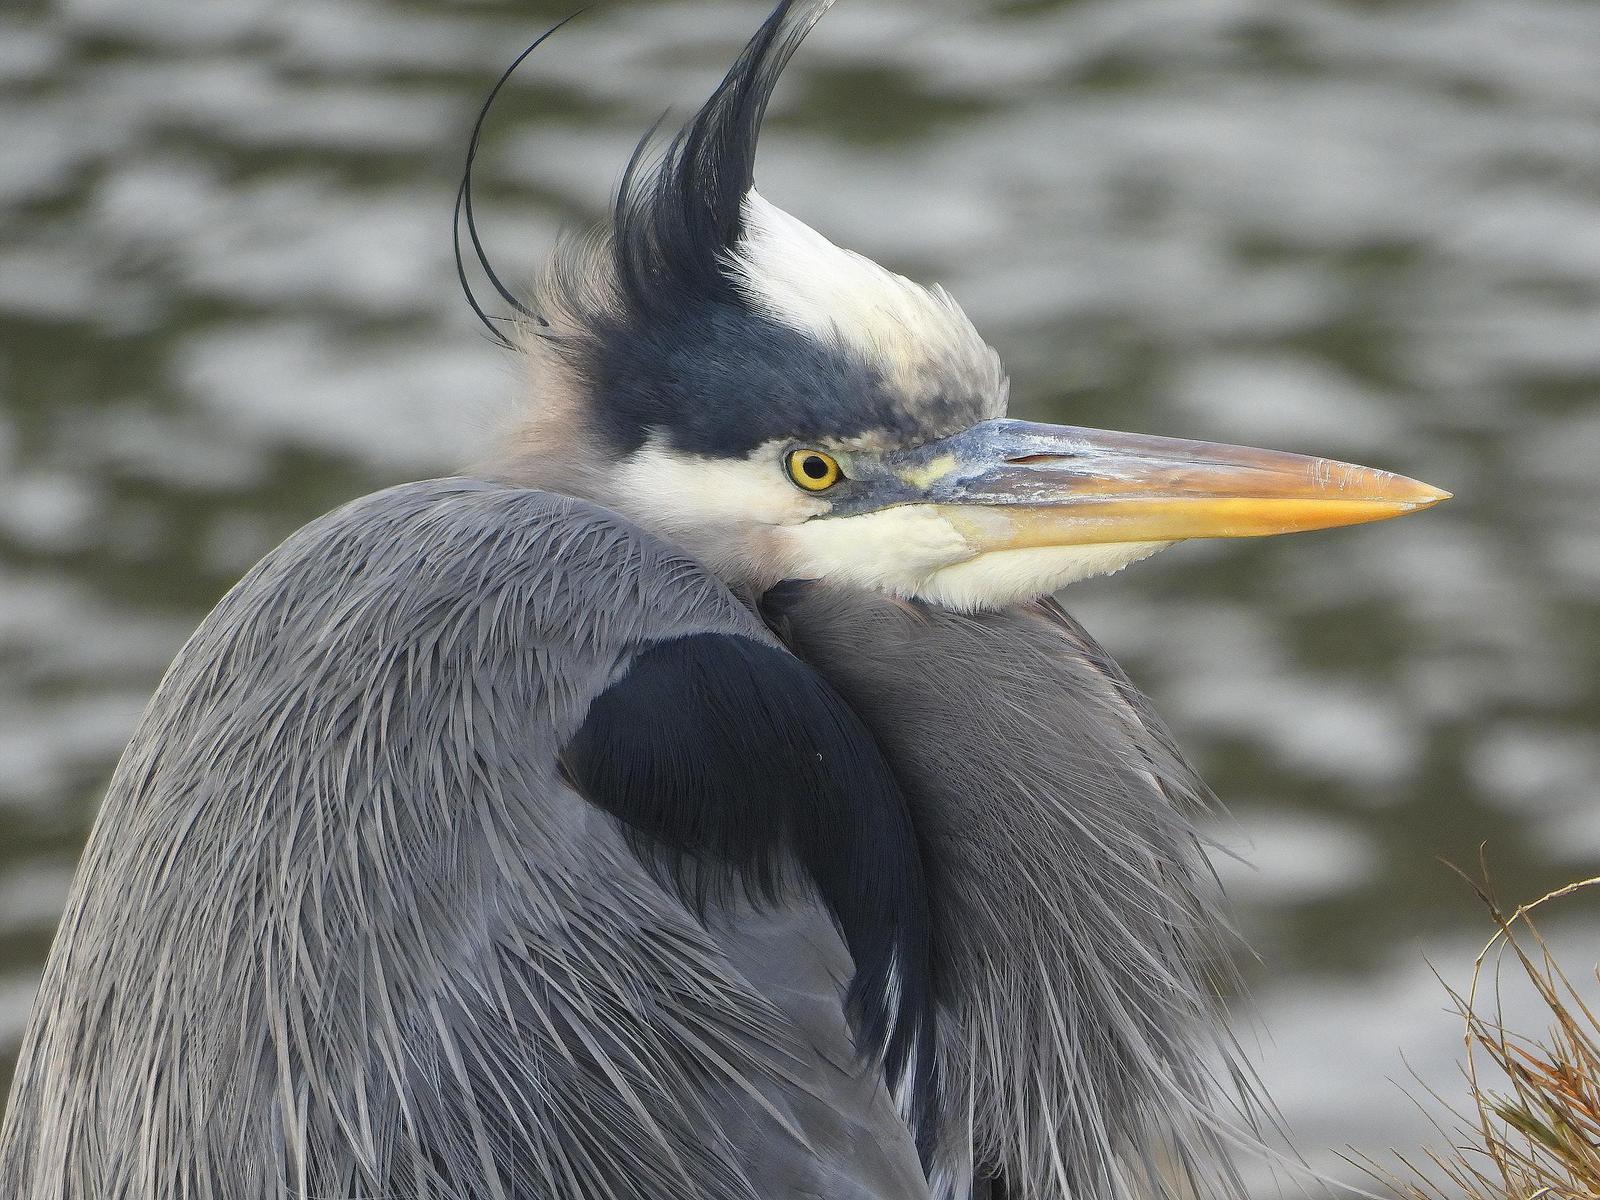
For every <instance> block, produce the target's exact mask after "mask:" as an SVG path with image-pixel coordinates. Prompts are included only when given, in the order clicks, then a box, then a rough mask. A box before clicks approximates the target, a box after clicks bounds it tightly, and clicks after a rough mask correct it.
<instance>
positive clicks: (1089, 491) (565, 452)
mask: <svg viewBox="0 0 1600 1200" xmlns="http://www.w3.org/2000/svg"><path fill="white" fill-rule="evenodd" d="M830 3H831V0H811V2H809V3H791V2H788V0H785V2H784V3H781V4H780V5H779V6H778V8H777V10H776V11H775V12H774V13H773V14H772V16H771V17H769V18H768V20H767V21H766V23H765V24H764V25H763V26H762V27H761V29H760V30H759V31H758V32H757V34H756V36H755V37H754V38H753V39H752V41H751V42H750V44H749V45H748V46H747V47H746V48H745V50H744V52H743V54H742V55H741V56H740V57H739V59H738V60H737V61H736V62H735V63H734V65H733V67H732V68H731V69H730V71H729V72H728V74H727V76H726V77H725V78H724V79H723V81H722V83H721V85H720V86H719V87H718V88H717V90H716V91H715V93H714V94H713V95H712V97H711V99H710V100H709V101H708V102H707V103H706V105H705V106H704V107H703V108H702V109H701V110H700V111H699V112H698V113H697V114H696V115H695V117H694V118H693V120H691V121H690V122H689V124H688V125H687V126H686V127H685V128H684V129H683V130H682V132H680V133H679V134H678V135H677V136H676V137H675V138H674V139H672V141H671V142H670V143H669V144H668V145H667V146H666V148H665V149H664V150H663V151H662V152H660V154H659V155H658V156H656V158H655V159H654V160H651V159H650V158H649V152H648V148H647V147H648V139H647V142H646V144H645V145H642V146H641V148H640V151H639V152H637V153H636V154H635V157H634V161H633V162H632V163H631V164H630V166H629V168H628V170H627V172H626V174H625V175H624V178H623V183H622V185H621V188H620V190H619V195H618V199H617V203H616V209H615V213H614V215H613V218H612V221H611V222H610V224H609V226H608V227H606V228H605V229H603V230H601V231H600V232H599V233H597V234H596V235H594V236H592V237H591V238H590V239H588V240H586V241H583V242H580V243H574V244H571V245H569V246H567V247H566V248H565V249H564V250H562V251H561V252H559V253H558V254H557V256H556V259H555V262H554V264H553V266H552V268H551V270H550V272H549V273H548V275H547V278H546V280H545V283H544V286H543V287H542V288H541V291H540V296H539V305H538V308H539V314H538V316H537V317H536V318H534V319H533V320H532V321H531V322H529V323H527V324H526V325H525V326H524V327H523V335H524V336H523V339H522V341H523V345H525V346H526V348H527V349H528V352H529V355H530V359H531V361H532V362H533V363H534V364H535V366H536V370H537V375H538V391H539V393H540V404H539V406H538V407H537V409H536V410H535V413H534V415H533V416H532V417H531V418H530V419H529V420H528V421H527V423H526V424H525V425H524V426H523V427H522V428H521V429H520V430H519V434H518V437H517V439H516V441H515V444H514V445H513V447H512V449H511V450H510V451H509V453H508V455H507V458H506V464H507V465H506V466H505V468H504V470H505V471H506V473H507V474H510V475H512V476H513V477H514V478H521V479H523V480H524V481H526V482H529V483H534V484H539V485H542V486H550V487H555V488H558V489H560V490H564V491H569V492H574V493H576V494H580V495H586V496H589V497H591V498H593V499H596V500H598V501H600V502H601V503H603V504H606V505H607V506H609V507H612V508H614V509H616V510H618V511H620V512H622V513H624V514H625V515H627V516H629V517H631V518H633V519H634V520H636V521H638V522H640V523H642V524H644V525H645V526H647V527H649V528H651V529H652V530H654V531H655V532H657V533H659V534H661V535H663V536H665V537H666V538H668V539H669V540H672V541H674V542H676V543H678V544H680V545H683V546H684V547H685V548H686V549H688V550H690V551H691V552H692V553H694V554H695V555H697V556H698V557H700V558H701V559H702V560H703V561H705V562H706V563H707V564H708V565H710V566H711V567H712V568H713V569H715V570H717V571H718V572H719V573H721V574H722V575H723V576H724V577H725V578H727V579H728V580H729V581H730V582H732V583H735V584H738V585H743V586H748V587H752V588H755V589H757V590H759V589H762V588H764V587H766V586H769V585H770V584H772V583H775V582H777V581H778V580H781V579H793V578H823V579H827V580H830V581H832V582H835V583H841V584H845V585H853V586H859V587H865V588H874V589H881V590H884V591H888V592H892V593H895V594H898V595H903V596H908V597H917V598H921V599H925V600H928V601H932V602H934V603H938V604H942V605H946V606H949V607H955V608H983V607H994V606H1000V605H1005V604H1009V603H1013V602H1016V601H1018V600H1022V599H1027V598H1031V597H1034V596H1039V595H1043V594H1046V593H1049V592H1052V591H1054V590H1056V589H1058V588H1060V587H1062V586H1063V585H1065V584H1067V583H1070V582H1072V581H1073V580H1076V579H1081V578H1084V577H1086V576H1090V575H1097V574H1103V573H1106V572H1109V571H1114V570H1117V569H1119V568H1121V567H1122V566H1125V565H1126V564H1128V563H1130V562H1133V561H1135V560H1137V559H1141V558H1144V557H1146V556H1147V555H1149V554H1152V553H1154V552H1155V551H1157V550H1159V549H1161V548H1163V547H1165V546H1167V545H1170V544H1172V543H1173V542H1176V541H1181V540H1184V539H1187V538H1198V537H1250V536H1257V535H1262V534H1271V533H1283V532H1290V531H1295V530H1307V529H1318V528H1324V527H1328V526H1335V525H1349V524H1356V523H1359V522H1363V521H1373V520H1379V519H1382V518H1385V517H1392V516H1397V515H1400V514H1402V513H1407V512H1411V511H1414V510H1416V509H1419V508H1424V507H1427V506H1428V505H1431V504H1434V503H1436V502H1437V501H1439V500H1441V499H1444V498H1445V497H1446V495H1447V493H1444V492H1441V491H1439V490H1437V489H1435V488H1431V487H1429V486H1427V485H1425V484H1422V483H1418V482H1416V481H1414V480H1410V479H1405V478H1403V477H1400V476H1396V475H1391V474H1388V473H1386V472H1383V471H1376V470H1371V469H1368V468H1365V467H1358V466H1353V465H1350V464H1346V463H1336V462H1331V461H1328V460H1325V459H1318V458H1309V457H1303V456H1300V455H1293V454H1282V453H1276V452H1272V451H1266V450H1255V449H1246V448H1242V447H1231V446H1221V445H1214V444H1210V443H1202V442H1192V441H1182V440H1177V439H1171V438H1161V437H1150V436H1141V435H1134V434H1126V433H1110V432H1106V431H1101V430H1093V429H1082V428H1074V427H1066V426H1052V425H1040V424H1033V423H1029V422H1023V421H1016V420H1010V419H1007V418H1006V416H1005V413H1006V404H1007V381H1006V376H1005V372H1004V370H1003V368H1002V367H1001V364H1000V360H999V357H998V356H997V355H996V354H995V352H994V351H993V350H992V349H991V348H990V347H989V346H988V345H987V344H985V342H984V341H983V339H982V338H981V337H980V336H979V334H978V333H977V331H976V330H975V329H974V328H973V326H972V324H971V323H970V322H969V321H968V320H967V318H966V316H965V315H964V314H963V313H962V311H961V309H960V307H959V306H958V305H957V304H956V302H955V301H954V300H953V299H951V297H950V296H949V295H948V294H947V293H946V292H945V291H944V290H943V289H941V288H939V287H932V288H925V287H923V286H921V285H919V284H917V283H914V282H912V281H911V280H909V279H906V278H903V277H902V276H900V275H897V274H895V273H893V272H891V271H888V270H886V269H884V268H883V267H880V266H878V265H877V264H876V263H873V262H872V261H870V260H869V259H867V258H865V257H863V256H861V255H859V254H855V253H852V252H850V251H848V250H844V249H841V248H839V247H837V246H835V245H834V244H833V243H831V242H830V241H829V240H828V239H827V238H825V237H823V236H822V235H821V234H819V233H817V232H816V231H814V230H812V229H811V228H809V227H808V226H806V225H805V224H804V223H802V222H801V221H799V220H798V219H796V218H795V217H793V216H790V215H789V214H788V213H785V212H784V211H782V210H781V209H779V208H778V207H776V206H775V205H773V204H772V203H770V202H769V201H768V200H766V199H765V198H764V197H762V196H761V195H760V194H759V193H758V192H757V191H756V190H755V187H754V179H753V162H754V156H755V146H756V140H757V136H758V133H759V130H760V126H761V120H762V116H763V114H764V111H765V108H766V104H767V100H768V98H769V97H770V95H771V94H772V90H773V88H774V86H775V84H776V82H777V79H778V76H779V74H780V73H781V71H782V70H783V67H784V65H785V64H786V63H787V62H788V60H789V58H790V56H791V55H792V54H793V52H794V50H795V49H796V48H797V46H798V45H799V43H800V41H801V39H802V38H803V37H804V36H805V34H806V33H807V32H809V30H810V29H811V27H812V26H813V25H814V24H815V22H816V21H817V19H818V18H819V17H820V16H821V15H822V13H824V12H825V11H826V10H827V8H828V7H829V6H830Z"/></svg>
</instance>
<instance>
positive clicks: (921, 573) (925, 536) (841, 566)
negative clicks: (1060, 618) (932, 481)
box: [775, 504, 973, 596]
mask: <svg viewBox="0 0 1600 1200" xmlns="http://www.w3.org/2000/svg"><path fill="white" fill-rule="evenodd" d="M775 542H776V544H777V547H778V551H779V559H780V561H781V562H782V563H783V565H784V567H785V574H786V575H787V576H788V577H790V578H793V579H826V580H829V581H832V582H836V583H843V584H848V585H853V586H856V587H865V588H873V589H876V590H878V591H885V592H893V593H895V594H896V595H899V596H915V595H919V594H920V592H919V589H920V587H921V585H922V584H923V582H924V581H926V580H927V579H928V578H929V577H930V576H932V575H933V574H934V573H936V572H937V571H939V570H940V569H941V568H943V567H947V566H949V565H950V564H951V563H956V562H962V561H964V560H966V559H969V558H971V557H972V555H973V550H972V548H971V547H970V546H969V545H968V544H967V540H966V538H964V537H962V536H961V534H960V533H959V532H957V530H956V528H955V526H953V525H951V524H950V522H949V521H946V520H945V519H944V518H943V517H942V516H940V515H939V513H938V511H937V510H936V509H935V508H934V507H933V506H932V505H926V504H905V505H901V506H899V507H896V508H885V509H880V510H879V511H877V512H869V513H862V514H861V515H859V516H854V517H832V518H829V519H827V520H822V521H808V522H806V523H805V524H803V525H796V526H792V527H790V528H788V529H784V530H780V531H779V532H778V535H777V537H776V538H775Z"/></svg>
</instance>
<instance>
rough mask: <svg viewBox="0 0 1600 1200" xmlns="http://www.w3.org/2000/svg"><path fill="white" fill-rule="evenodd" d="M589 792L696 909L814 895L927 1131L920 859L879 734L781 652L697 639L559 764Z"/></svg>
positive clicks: (648, 666) (659, 655)
mask: <svg viewBox="0 0 1600 1200" xmlns="http://www.w3.org/2000/svg"><path fill="white" fill-rule="evenodd" d="M562 765H563V768H564V769H565V771H566V772H567V774H568V776H569V777H570V778H571V779H572V781H573V783H574V785H575V786H576V787H577V789H578V791H579V792H581V793H582V794H583V795H584V796H586V797H587V798H588V799H589V800H590V801H591V802H592V803H594V804H597V805H599V806H600V807H602V808H604V809H605V810H606V811H608V812H610V813H612V814H614V815H615V816H617V817H619V818H620V819H621V820H622V821H623V822H625V823H626V824H627V825H628V827H629V828H630V829H631V830H633V831H635V832H636V833H637V834H639V835H642V836H643V840H644V844H643V845H640V847H639V848H640V851H641V856H642V857H643V858H644V859H645V861H646V862H647V863H648V864H650V865H651V866H653V867H656V868H658V869H661V868H664V869H665V873H666V874H667V876H668V877H669V878H670V879H671V880H672V882H673V883H674V884H675V885H676V886H677V887H678V888H679V890H680V892H681V893H682V894H683V895H684V897H685V899H686V900H687V901H688V902H689V903H690V904H692V905H695V906H696V907H697V908H700V909H701V910H703V909H704V906H705V904H706V902H707V901H708V899H710V898H711V897H712V896H714V895H716V894H717V892H718V889H725V888H727V887H731V886H735V885H741V886H743V887H745V888H746V889H747V890H748V891H749V893H750V895H751V896H752V898H753V899H755V900H756V901H757V902H760V901H761V900H763V899H768V900H770V899H772V898H773V897H774V896H775V895H776V894H777V891H778V889H779V888H780V887H781V885H782V881H783V875H784V872H785V871H786V870H794V869H798V870H801V871H803V872H805V874H806V875H807V876H808V877H809V878H810V879H811V880H812V881H813V882H814V883H815V885H816V888H817V891H818V892H819V894H820V895H821V897H822V899H823V901H824V903H826V904H827V906H828V908H829V910H830V911H831V912H832V914H833V916H834V919H835V920H836V921H837V922H838V924H839V928H840V931H841V933H842V934H843V937H844V940H845V943H846V945H847V946H848V947H849V949H850V953H851V957H852V958H853V959H854V962H855V968H856V973H855V978H854V979H853V980H852V981H851V986H850V992H849V997H848V1003H849V1008H850V1014H851V1019H852V1021H853V1022H854V1027H855V1029H856V1034H857V1038H858V1041H859V1042H860V1044H861V1046H862V1048H863V1049H864V1050H866V1051H867V1052H869V1053H878V1054H882V1055H883V1058H884V1063H885V1069H886V1072H887V1074H888V1076H889V1078H890V1081H891V1083H895V1084H897V1083H899V1081H900V1080H901V1079H902V1078H904V1077H905V1075H906V1074H907V1072H908V1070H909V1071H911V1072H912V1073H913V1076H914V1077H913V1079H912V1084H913V1096H914V1099H915V1103H916V1111H917V1115H918V1128H919V1136H921V1137H922V1139H923V1141H924V1143H926V1135H927V1133H928V1132H929V1131H931V1128H932V1098H933V1092H934V1079H933V1071H934V1055H933V1020H934V1014H933V1002H932V987H931V981H930V970H931V965H930V961H929V953H930V951H929V944H930V934H929V918H928V900H927V893H926V888H925V886H924V880H923V871H922V854H921V849H920V846H919V844H918V841H917V836H916V831H915V829H914V827H913V826H912V823H911V816H910V810H909V809H908V807H907V804H906V800H905V797H904V796H903V795H902V793H901V791H900V786H899V784H898V782H897V781H896V780H895V777H894V775H893V774H892V773H891V772H890V770H889V766H888V764H887V763H886V762H885V761H884V758H883V755H882V754H881V753H880V752H879V750H878V747H877V744H876V743H875V742H874V740H873V737H872V734H871V733H870V732H869V731H868V730H867V728H866V726H865V725H864V724H862V722H861V720H860V719H859V718H858V717H857V716H856V715H855V713H853V712H852V711H851V710H850V708H849V707H848V706H847V705H846V704H845V702H844V700H843V699H841V698H840V696H839V695H838V693H836V692H835V691H834V690H833V689H832V688H831V687H829V685H828V684H827V683H825V682H824V681H823V680H822V678H821V677H820V676H818V675H817V674H816V673H815V672H814V671H812V670H811V668H810V667H808V666H806V665H805V664H804V663H802V662H801V661H800V660H799V659H797V658H795V657H794V656H793V655H792V654H789V653H787V652H786V651H783V650H780V649H777V648H776V647H773V646H767V645H764V644H762V643H760V642H757V641H754V640H752V639H750V638H745V637H738V636H735V635H730V634H716V633H701V634H692V635H689V636H686V637H680V638H674V639H672V640H670V641H662V642H658V643H656V644H655V645H653V646H651V647H650V648H649V649H647V650H645V651H644V652H643V653H641V654H640V655H639V656H638V657H637V658H636V659H635V660H634V662H633V665H632V666H631V668H630V669H629V670H628V672H627V674H626V675H624V676H623V677H622V678H621V679H619V680H617V681H616V682H615V683H614V684H612V685H611V687H609V688H608V689H607V690H606V691H605V692H603V693H602V694H601V695H600V696H599V697H598V698H597V699H596V700H595V701H594V703H593V705H592V706H591V707H590V709H589V713H588V716H587V717H586V718H585V720H584V723H583V725H582V726H581V727H580V728H579V730H578V732H577V733H576V734H575V735H574V736H573V738H572V740H571V741H570V742H569V743H568V745H567V746H566V748H565V750H564V751H563V752H562Z"/></svg>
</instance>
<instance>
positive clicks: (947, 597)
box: [917, 542, 1172, 612]
mask: <svg viewBox="0 0 1600 1200" xmlns="http://www.w3.org/2000/svg"><path fill="white" fill-rule="evenodd" d="M1171 544H1172V543H1171V542H1112V543H1106V544H1102V545H1090V546H1042V547H1035V548H1031V549H1027V550H991V551H990V552H989V553H987V554H980V555H978V556H977V557H975V558H972V559H969V560H968V561H966V562H960V563H954V564H952V565H950V566H948V567H945V568H943V569H942V570H939V571H936V572H934V573H933V574H932V575H931V576H929V577H928V578H927V579H926V580H925V581H924V582H923V585H922V588H921V590H920V591H919V592H918V593H917V595H918V596H920V597H921V598H922V599H924V600H928V601H931V602H932V603H934V604H937V605H939V606H940V607H941V608H953V609H956V610H958V611H960V612H971V611H975V610H978V609H985V608H1004V607H1005V606H1006V605H1008V604H1019V603H1021V602H1023V601H1025V600H1034V599H1037V598H1038V597H1040V596H1048V595H1049V594H1050V593H1051V592H1055V591H1059V590H1060V589H1061V588H1064V587H1066V586H1067V584H1069V583H1076V582H1077V581H1078V580H1080V579H1088V578H1090V577H1091V576H1094V575H1111V574H1114V573H1115V572H1117V571H1120V570H1122V568H1123V567H1125V566H1127V565H1128V564H1129V563H1136V562H1138V561H1139V560H1140V559H1142V558H1149V557H1150V556H1151V555H1152V554H1154V553H1155V552H1156V551H1158V550H1165V549H1166V548H1167V547H1168V546H1170V545H1171Z"/></svg>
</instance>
